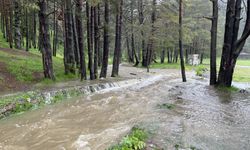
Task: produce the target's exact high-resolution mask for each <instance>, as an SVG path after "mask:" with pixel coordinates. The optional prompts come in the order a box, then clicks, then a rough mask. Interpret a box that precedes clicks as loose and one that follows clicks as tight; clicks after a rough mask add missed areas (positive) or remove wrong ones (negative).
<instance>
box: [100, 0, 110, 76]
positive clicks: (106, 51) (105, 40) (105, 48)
mask: <svg viewBox="0 0 250 150" xmlns="http://www.w3.org/2000/svg"><path fill="white" fill-rule="evenodd" d="M104 3H105V10H104V33H103V60H102V69H101V74H100V78H106V77H107V69H108V59H109V0H105V1H104Z"/></svg>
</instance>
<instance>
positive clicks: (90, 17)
mask: <svg viewBox="0 0 250 150" xmlns="http://www.w3.org/2000/svg"><path fill="white" fill-rule="evenodd" d="M86 15H87V36H88V38H87V39H88V56H89V63H88V68H89V71H90V80H94V79H95V76H94V65H93V26H94V25H93V23H94V21H93V7H92V6H89V3H88V2H87V3H86Z"/></svg>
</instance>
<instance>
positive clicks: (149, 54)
mask: <svg viewBox="0 0 250 150" xmlns="http://www.w3.org/2000/svg"><path fill="white" fill-rule="evenodd" d="M156 4H157V2H156V0H153V5H152V7H153V10H152V14H151V35H150V37H149V41H148V46H147V55H146V58H147V61H146V62H147V63H146V64H147V72H149V65H150V64H151V61H152V55H153V49H154V35H155V21H156Z"/></svg>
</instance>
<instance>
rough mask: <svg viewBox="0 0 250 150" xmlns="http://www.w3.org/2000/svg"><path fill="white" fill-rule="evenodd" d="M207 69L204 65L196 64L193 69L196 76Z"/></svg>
mask: <svg viewBox="0 0 250 150" xmlns="http://www.w3.org/2000/svg"><path fill="white" fill-rule="evenodd" d="M207 71H208V69H207V68H206V67H204V66H198V67H197V68H196V69H195V72H196V75H197V76H200V77H201V76H202V75H203V74H204V73H205V72H207Z"/></svg>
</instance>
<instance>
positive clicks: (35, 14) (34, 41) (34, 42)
mask: <svg viewBox="0 0 250 150" xmlns="http://www.w3.org/2000/svg"><path fill="white" fill-rule="evenodd" d="M36 18H37V12H36V11H35V10H34V12H33V39H32V42H33V47H34V48H36V47H37V45H36V39H37V37H36V35H37V34H36V32H37V31H36V26H37V25H36V24H37V23H36Z"/></svg>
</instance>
